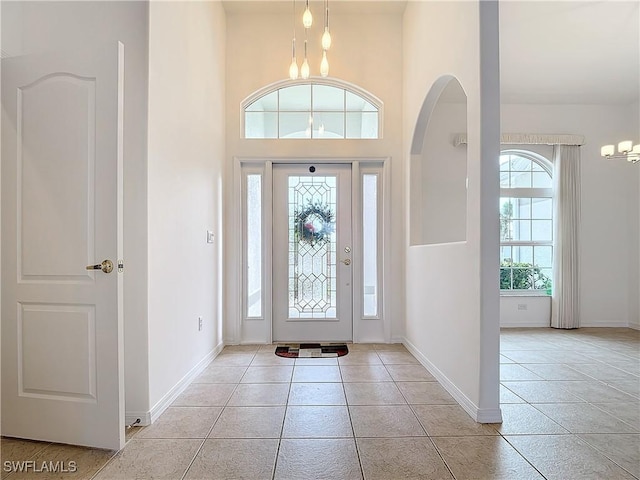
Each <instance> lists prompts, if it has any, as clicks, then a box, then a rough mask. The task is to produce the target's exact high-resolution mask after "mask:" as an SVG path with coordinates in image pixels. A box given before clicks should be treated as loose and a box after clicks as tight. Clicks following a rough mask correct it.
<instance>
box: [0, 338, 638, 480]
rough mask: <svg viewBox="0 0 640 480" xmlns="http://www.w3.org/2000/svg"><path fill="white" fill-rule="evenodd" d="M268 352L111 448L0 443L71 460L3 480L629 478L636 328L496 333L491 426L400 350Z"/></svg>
mask: <svg viewBox="0 0 640 480" xmlns="http://www.w3.org/2000/svg"><path fill="white" fill-rule="evenodd" d="M273 350H274V347H273V346H239V347H227V348H225V349H224V351H223V352H222V354H221V355H220V356H218V358H216V359H215V360H214V361H213V363H211V365H210V366H209V367H208V368H207V369H206V371H204V372H203V373H202V374H201V375H200V376H199V377H198V378H197V379H196V380H195V381H194V382H193V383H192V384H191V385H190V386H189V387H188V388H187V390H186V391H185V392H184V393H183V394H182V395H181V396H180V397H179V398H178V399H176V401H175V402H174V404H173V405H172V406H171V407H170V408H169V409H167V411H166V412H165V413H164V414H163V415H162V416H161V417H160V419H158V421H157V422H156V423H155V424H154V425H152V426H150V427H146V428H137V429H134V431H132V432H131V431H130V432H129V437H130V438H129V441H128V443H127V446H126V447H125V448H124V449H123V450H122V451H121V452H119V453H115V452H108V451H103V450H93V449H86V448H78V447H69V446H62V445H56V444H47V443H39V442H25V441H19V440H12V439H2V460H3V462H4V461H7V460H29V459H36V460H37V461H38V462H40V461H43V460H53V461H55V460H63V461H67V462H69V461H71V460H74V461H75V462H76V463H77V465H78V467H79V468H78V471H77V472H75V473H73V474H72V473H66V474H59V475H57V476H56V475H46V474H43V473H41V474H38V475H34V474H33V473H31V474H30V475H21V474H18V473H11V474H7V473H6V472H5V471H4V469H3V472H2V479H5V478H8V479H9V480H17V479H22V478H34V479H45V478H47V479H48V478H61V479H72V478H73V479H76V478H87V479H89V478H94V479H96V480H104V479H127V480H133V479H145V480H146V479H151V478H154V479H160V478H166V479H235V478H245V479H251V480H258V479H285V480H294V479H306V480H314V479H341V480H348V479H361V478H363V477H364V478H365V479H367V480H369V479H371V480H373V479H389V480H401V479H451V478H455V479H458V480H461V479H509V480H521V479H533V478H538V479H540V478H547V479H562V480H567V479H611V480H613V479H628V478H634V477H635V478H638V477H640V332H638V331H633V330H629V329H580V330H574V331H558V330H551V329H509V330H503V332H502V336H501V379H502V384H501V387H500V388H501V401H502V410H503V416H504V423H502V424H501V425H480V424H476V423H474V422H473V421H472V420H471V419H470V418H469V416H468V415H467V414H466V413H465V412H464V411H463V410H462V409H461V408H460V407H459V406H458V405H457V404H456V402H455V401H454V400H453V399H452V398H451V396H449V394H448V393H447V392H446V391H445V390H444V389H443V388H442V387H441V386H440V385H439V384H438V383H437V382H436V381H435V379H434V378H433V377H432V376H431V375H430V374H429V373H428V372H427V371H426V370H425V369H424V368H423V367H422V366H421V365H419V364H418V362H417V361H416V360H415V358H414V357H413V356H411V355H410V354H409V353H408V352H407V351H406V350H405V349H404V347H402V346H401V345H353V346H352V348H351V351H350V353H349V354H348V355H347V356H345V357H340V358H339V359H296V360H294V359H283V358H280V357H276V356H275V355H274V354H273ZM3 466H4V463H3Z"/></svg>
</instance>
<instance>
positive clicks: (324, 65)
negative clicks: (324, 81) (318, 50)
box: [320, 50, 329, 77]
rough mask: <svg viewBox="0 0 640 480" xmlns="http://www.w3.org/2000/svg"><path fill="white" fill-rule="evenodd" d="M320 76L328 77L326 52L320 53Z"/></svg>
mask: <svg viewBox="0 0 640 480" xmlns="http://www.w3.org/2000/svg"><path fill="white" fill-rule="evenodd" d="M320 75H322V76H323V77H327V76H329V60H327V51H326V50H323V51H322V61H321V62H320Z"/></svg>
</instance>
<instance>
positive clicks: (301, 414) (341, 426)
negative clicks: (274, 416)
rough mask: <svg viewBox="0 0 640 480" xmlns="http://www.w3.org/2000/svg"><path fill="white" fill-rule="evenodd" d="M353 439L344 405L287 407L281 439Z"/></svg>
mask: <svg viewBox="0 0 640 480" xmlns="http://www.w3.org/2000/svg"><path fill="white" fill-rule="evenodd" d="M326 437H353V430H352V429H351V421H350V420H349V412H348V410H347V407H346V406H345V405H331V406H328V405H304V406H299V405H297V406H288V407H287V414H286V416H285V419H284V429H283V431H282V438H326Z"/></svg>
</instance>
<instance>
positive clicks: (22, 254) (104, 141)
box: [2, 44, 124, 449]
mask: <svg viewBox="0 0 640 480" xmlns="http://www.w3.org/2000/svg"><path fill="white" fill-rule="evenodd" d="M123 65H124V64H123V47H122V45H121V44H114V45H112V46H110V47H109V48H107V47H105V48H103V49H98V50H92V51H91V52H84V53H74V54H67V53H65V54H47V55H34V56H25V57H16V58H8V59H4V60H3V61H2V109H3V122H2V434H3V435H6V436H10V437H20V438H29V439H36V440H46V441H53V442H61V443H69V444H77V445H88V446H93V447H102V448H111V449H119V448H121V447H123V446H124V380H123V334H122V320H123V319H122V283H121V274H119V273H118V268H117V261H118V258H121V256H120V254H121V250H122V228H121V225H122V224H121V221H122V176H121V172H122V144H121V141H122V98H123V97H122V94H123V90H122V89H123ZM103 260H110V261H111V262H113V264H114V269H113V271H112V272H110V273H105V272H103V271H102V270H88V269H86V268H85V267H87V266H88V265H93V264H100V263H101V262H102V261H103ZM105 270H108V269H105Z"/></svg>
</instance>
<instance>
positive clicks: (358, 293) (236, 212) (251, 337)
mask: <svg viewBox="0 0 640 480" xmlns="http://www.w3.org/2000/svg"><path fill="white" fill-rule="evenodd" d="M274 164H309V165H312V164H349V165H351V196H352V197H351V198H352V212H351V215H352V226H353V232H352V235H353V239H352V242H353V245H354V250H353V253H354V254H353V257H352V262H353V263H352V265H353V299H354V301H353V302H352V316H353V317H352V318H353V323H352V324H353V331H352V334H353V337H352V338H353V343H374V342H375V343H388V342H390V341H391V325H390V321H389V319H390V315H389V314H388V309H389V303H390V302H388V301H386V298H385V292H386V290H387V289H386V288H385V286H387V285H390V279H389V272H390V268H389V261H390V252H389V246H390V238H391V234H390V231H389V229H388V228H386V227H387V225H389V223H390V222H389V219H390V213H391V209H390V202H389V199H390V190H391V181H390V175H389V165H390V162H389V157H313V156H295V157H267V156H265V157H233V184H232V186H231V188H232V189H233V198H234V208H233V212H232V216H233V217H232V218H231V219H230V220H231V221H230V222H229V223H228V224H229V225H230V227H231V232H230V235H231V237H230V238H239V239H241V242H228V243H227V255H226V259H227V262H228V263H227V268H226V270H227V279H228V281H227V291H228V294H227V295H225V297H226V298H227V299H228V302H229V305H228V306H227V308H226V311H227V312H229V317H228V318H229V319H230V320H229V321H228V322H227V323H226V325H225V327H226V328H225V330H226V331H225V332H224V338H225V343H227V344H255V343H272V340H273V335H272V325H273V324H272V321H273V316H272V311H273V302H272V296H273V291H272V286H271V272H272V259H271V252H272V249H273V239H272V235H270V234H266V235H264V236H263V237H262V242H261V245H262V266H263V268H262V285H263V295H262V315H261V316H260V317H255V318H246V315H245V313H246V305H245V294H244V290H245V272H246V260H245V251H246V235H245V234H244V232H245V228H244V225H243V222H244V220H245V201H244V195H245V193H246V192H245V178H246V175H247V174H260V175H261V176H262V182H261V186H262V195H261V200H262V225H261V229H262V231H263V232H271V231H272V226H273V165H274ZM366 173H375V174H377V175H378V178H379V180H378V222H379V223H378V257H379V262H378V291H379V292H380V296H379V297H380V298H379V300H378V313H377V315H376V316H372V317H364V316H363V314H362V311H363V302H362V301H361V299H362V298H363V292H364V286H363V279H362V275H361V272H362V268H363V267H362V265H363V258H362V241H363V238H362V188H361V182H362V175H363V174H366Z"/></svg>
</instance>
